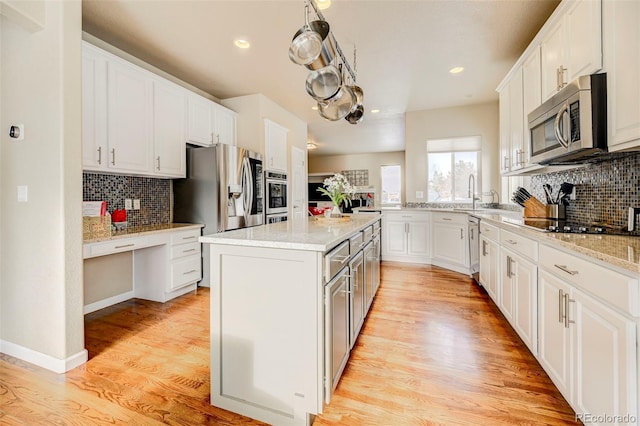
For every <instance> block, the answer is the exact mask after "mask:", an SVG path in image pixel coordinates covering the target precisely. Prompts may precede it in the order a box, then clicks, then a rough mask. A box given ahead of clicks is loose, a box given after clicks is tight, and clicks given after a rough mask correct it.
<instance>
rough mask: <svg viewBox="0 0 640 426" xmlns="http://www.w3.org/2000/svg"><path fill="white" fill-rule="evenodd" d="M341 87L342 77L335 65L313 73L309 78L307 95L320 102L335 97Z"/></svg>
mask: <svg viewBox="0 0 640 426" xmlns="http://www.w3.org/2000/svg"><path fill="white" fill-rule="evenodd" d="M341 86H342V75H341V74H340V71H339V70H338V67H336V66H335V65H333V64H329V65H328V66H326V67H324V68H320V69H319V70H316V71H311V72H310V73H309V75H308V76H307V82H306V89H307V93H308V94H309V95H310V96H311V97H312V98H313V99H315V100H316V101H319V102H320V101H325V100H327V99H329V98H331V97H333V96H335V95H336V93H337V92H338V90H340V87H341Z"/></svg>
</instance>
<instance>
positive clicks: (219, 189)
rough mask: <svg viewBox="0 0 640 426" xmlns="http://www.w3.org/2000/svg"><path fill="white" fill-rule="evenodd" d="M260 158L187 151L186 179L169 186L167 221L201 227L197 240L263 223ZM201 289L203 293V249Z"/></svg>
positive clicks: (236, 151)
mask: <svg viewBox="0 0 640 426" xmlns="http://www.w3.org/2000/svg"><path fill="white" fill-rule="evenodd" d="M263 193H264V191H263V178H262V155H261V154H259V153H257V152H252V151H249V150H246V149H244V148H238V147H236V146H232V145H225V144H217V145H214V146H212V147H197V146H189V147H187V177H186V178H185V179H177V180H174V182H173V197H174V202H173V206H174V208H173V221H174V222H176V223H202V224H204V225H205V226H204V228H203V230H202V234H203V235H207V234H215V233H218V232H224V231H230V230H233V229H239V228H245V227H249V226H256V225H262V224H263V223H264V195H263ZM202 259H203V264H202V281H201V282H200V285H201V286H205V287H209V281H210V276H209V245H208V244H204V246H203V250H202Z"/></svg>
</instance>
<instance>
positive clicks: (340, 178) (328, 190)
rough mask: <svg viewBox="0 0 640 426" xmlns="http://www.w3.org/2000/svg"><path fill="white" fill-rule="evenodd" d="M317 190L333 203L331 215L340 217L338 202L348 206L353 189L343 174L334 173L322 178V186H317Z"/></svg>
mask: <svg viewBox="0 0 640 426" xmlns="http://www.w3.org/2000/svg"><path fill="white" fill-rule="evenodd" d="M318 192H320V193H322V194H324V195H326V196H327V197H329V198H330V199H331V202H332V203H333V209H332V210H331V217H341V216H342V212H341V211H340V204H342V203H344V205H345V206H347V207H348V206H350V205H351V197H352V195H353V193H354V192H355V190H354V188H353V186H351V184H350V183H349V181H348V180H347V178H346V177H344V175H342V174H340V173H336V174H335V175H333V176H331V177H329V178H326V179H325V180H324V182H323V188H318Z"/></svg>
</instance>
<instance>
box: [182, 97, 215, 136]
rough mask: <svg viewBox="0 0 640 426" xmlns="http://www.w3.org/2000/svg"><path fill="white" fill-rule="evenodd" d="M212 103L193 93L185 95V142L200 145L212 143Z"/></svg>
mask: <svg viewBox="0 0 640 426" xmlns="http://www.w3.org/2000/svg"><path fill="white" fill-rule="evenodd" d="M212 103H213V102H211V101H210V100H209V99H207V98H205V97H202V96H200V95H197V94H195V93H189V95H188V96H187V105H188V106H187V142H189V143H192V144H195V145H202V146H211V145H213V143H214V140H213V120H212V119H213V118H214V115H213V114H212V106H211V104H212Z"/></svg>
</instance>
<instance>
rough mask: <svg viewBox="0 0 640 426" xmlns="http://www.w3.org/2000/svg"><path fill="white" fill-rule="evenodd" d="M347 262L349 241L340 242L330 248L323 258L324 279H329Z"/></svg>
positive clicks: (327, 280)
mask: <svg viewBox="0 0 640 426" xmlns="http://www.w3.org/2000/svg"><path fill="white" fill-rule="evenodd" d="M347 262H349V241H345V242H343V243H341V244H340V245H339V246H338V247H336V248H334V249H333V250H331V251H330V252H329V253H327V255H326V256H325V258H324V274H325V281H326V282H329V281H331V279H332V278H333V277H334V276H335V275H336V274H337V273H338V272H339V271H340V270H341V269H342V268H344V267H345V266H346V265H347Z"/></svg>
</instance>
